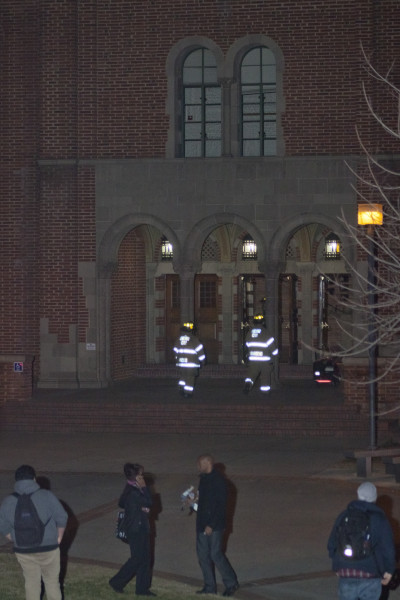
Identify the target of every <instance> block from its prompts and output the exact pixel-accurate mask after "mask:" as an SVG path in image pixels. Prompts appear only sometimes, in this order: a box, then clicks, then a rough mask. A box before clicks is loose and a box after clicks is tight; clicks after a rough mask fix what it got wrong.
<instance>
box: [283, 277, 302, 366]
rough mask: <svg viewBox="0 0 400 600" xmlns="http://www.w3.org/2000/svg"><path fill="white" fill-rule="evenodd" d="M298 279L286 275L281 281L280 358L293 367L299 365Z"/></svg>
mask: <svg viewBox="0 0 400 600" xmlns="http://www.w3.org/2000/svg"><path fill="white" fill-rule="evenodd" d="M296 289H297V277H296V275H288V274H286V273H285V274H284V275H281V276H280V281H279V296H280V297H279V323H280V332H279V337H280V340H279V358H280V360H281V362H286V363H289V364H292V365H297V363H298V347H297V344H298V341H297V299H296Z"/></svg>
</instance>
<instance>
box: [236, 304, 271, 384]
mask: <svg viewBox="0 0 400 600" xmlns="http://www.w3.org/2000/svg"><path fill="white" fill-rule="evenodd" d="M245 346H246V352H247V364H248V370H247V377H246V379H245V381H244V388H243V392H244V393H245V394H248V393H249V392H250V390H251V389H252V388H253V386H254V384H255V383H256V381H258V385H259V389H260V391H261V392H269V391H270V390H271V385H272V373H273V370H274V359H275V358H276V357H277V356H278V352H279V350H278V347H277V345H276V342H275V338H274V337H273V336H271V335H269V333H268V331H267V329H266V327H265V319H264V315H262V314H258V315H255V316H254V318H253V327H252V328H251V329H250V330H249V331H248V333H247V335H246V339H245Z"/></svg>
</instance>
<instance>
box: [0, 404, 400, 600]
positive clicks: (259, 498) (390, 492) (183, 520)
mask: <svg viewBox="0 0 400 600" xmlns="http://www.w3.org/2000/svg"><path fill="white" fill-rule="evenodd" d="M205 410H206V406H205ZM365 445H366V444H365V441H363V440H355V439H352V440H343V439H340V440H339V439H335V438H325V439H320V438H312V439H307V438H301V439H282V438H269V439H267V438H265V437H260V436H256V437H252V436H220V437H215V436H209V435H191V436H187V435H167V434H166V435H157V436H155V435H135V436H133V435H132V434H81V433H80V434H56V433H54V434H16V433H2V434H1V437H0V456H1V462H0V465H1V468H0V497H4V496H5V495H6V494H7V493H9V492H10V491H11V489H12V486H13V473H14V470H15V468H16V467H17V466H18V465H20V464H22V463H26V462H28V463H30V464H33V465H34V466H35V468H36V469H37V472H38V475H41V476H45V477H46V478H47V479H48V481H49V483H50V485H51V489H52V490H53V491H54V493H56V495H57V496H58V497H59V498H60V499H61V500H63V501H64V502H65V503H66V504H67V505H68V507H69V509H70V511H71V513H72V514H73V515H74V517H75V519H72V522H74V521H75V522H76V523H77V525H78V527H77V530H76V535H75V537H74V539H73V540H71V546H70V549H69V553H68V554H69V558H70V559H71V560H88V561H96V562H102V563H106V564H110V565H112V566H113V567H114V568H115V569H116V568H117V567H118V566H119V565H120V564H121V563H122V562H123V561H124V560H125V558H126V555H127V548H126V546H125V545H124V544H121V543H120V542H119V541H118V540H116V539H114V537H113V530H114V523H115V516H116V502H117V498H118V496H119V494H120V491H121V489H122V487H123V484H124V480H123V476H122V473H121V471H122V465H123V463H124V462H126V461H127V460H129V461H138V462H141V463H143V464H144V466H145V469H146V472H147V473H148V474H149V476H150V477H151V479H152V481H153V491H154V493H155V494H157V498H158V518H157V520H156V522H155V527H156V534H157V537H156V545H155V573H156V575H161V576H165V577H170V578H173V579H177V580H181V581H186V582H189V583H191V584H193V586H194V588H195V589H198V588H199V587H201V584H202V582H201V578H200V570H199V567H198V564H197V559H196V555H195V547H194V546H195V544H194V528H195V522H194V517H193V516H188V514H187V513H186V512H182V511H181V510H180V494H181V492H182V491H183V490H184V489H186V488H187V487H188V486H189V485H191V484H196V482H197V472H196V458H197V456H198V455H199V454H200V453H203V452H211V453H212V454H213V455H214V456H215V458H216V460H217V461H218V462H220V463H222V464H223V465H224V467H225V472H226V475H227V477H228V479H229V480H230V482H231V486H230V488H231V499H232V502H231V508H232V514H233V520H232V531H231V534H230V536H229V540H228V551H227V555H228V557H229V559H230V561H231V562H232V565H233V567H234V568H235V570H236V571H237V575H238V578H239V581H240V583H241V588H240V590H239V591H238V592H237V594H236V595H235V597H237V598H243V599H245V598H247V599H251V598H253V599H254V600H256V599H257V598H263V599H264V600H300V599H307V600H314V599H315V600H316V599H318V600H321V599H324V600H329V599H330V598H332V599H334V598H336V578H335V576H334V575H332V573H331V571H330V563H329V560H328V557H327V553H326V541H327V537H328V534H329V531H330V528H331V526H332V522H333V519H334V518H335V516H336V515H337V513H338V512H339V511H340V510H342V508H343V507H344V506H345V505H346V504H347V502H349V501H350V500H351V499H353V497H354V496H355V491H356V488H357V486H358V485H359V483H360V480H358V479H357V478H356V477H355V465H354V463H353V462H351V461H345V460H344V458H343V450H344V449H345V448H349V447H365ZM372 480H373V481H375V482H376V484H377V486H378V489H379V494H380V499H379V502H380V503H381V504H382V505H383V506H384V507H385V509H386V510H387V511H388V513H389V514H390V516H391V518H392V519H393V524H394V526H395V529H396V536H397V541H400V534H399V531H400V530H399V524H398V520H400V485H398V484H396V483H395V482H394V479H393V477H391V476H389V475H386V474H385V473H384V472H383V469H382V468H380V467H378V468H377V470H376V473H374V474H373V477H372ZM1 544H2V545H3V548H4V549H6V547H7V546H6V543H5V540H1ZM133 590H134V588H133V587H132V595H133ZM222 590H223V586H222V584H221V583H220V585H219V591H220V592H222ZM154 591H155V592H156V591H157V589H156V586H155V587H154ZM111 597H112V596H111Z"/></svg>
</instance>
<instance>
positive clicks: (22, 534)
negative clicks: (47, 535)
mask: <svg viewBox="0 0 400 600" xmlns="http://www.w3.org/2000/svg"><path fill="white" fill-rule="evenodd" d="M33 493H35V492H33ZM13 496H15V497H16V498H17V504H16V507H15V515H14V530H15V545H16V547H18V548H35V547H37V546H40V544H41V543H42V541H43V536H44V529H45V524H44V523H43V522H42V521H41V519H40V517H39V515H38V513H37V510H36V507H35V505H34V504H33V502H32V498H31V496H32V494H17V493H16V492H14V494H13Z"/></svg>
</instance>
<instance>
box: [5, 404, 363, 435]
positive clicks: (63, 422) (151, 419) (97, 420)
mask: <svg viewBox="0 0 400 600" xmlns="http://www.w3.org/2000/svg"><path fill="white" fill-rule="evenodd" d="M1 419H2V428H3V429H4V430H5V431H15V430H18V431H28V432H39V431H42V432H50V431H51V432H54V431H57V432H60V433H71V432H77V431H87V432H130V433H160V434H161V433H185V434H188V433H189V434H190V433H192V434H196V433H207V434H220V435H234V434H240V435H269V436H274V437H284V436H289V435H297V436H307V437H309V436H318V437H321V436H322V437H324V436H335V437H342V436H349V435H350V434H353V435H354V436H355V437H358V436H360V437H361V436H364V435H365V436H366V433H367V430H368V423H367V418H366V417H360V415H359V414H358V412H357V411H356V410H346V411H343V408H342V407H341V406H336V407H326V406H324V407H321V406H320V407H315V406H298V407H288V406H285V407H282V406H276V405H269V404H263V405H260V404H257V405H251V404H246V405H245V406H226V405H221V406H211V405H207V410H204V404H197V405H196V404H195V403H187V404H165V403H164V404H137V403H119V404H116V403H112V402H108V403H98V404H96V410H95V411H93V403H92V402H79V403H76V402H63V401H57V402H51V401H36V402H31V403H25V404H24V405H23V409H22V408H21V405H18V404H16V403H8V404H6V405H5V406H3V407H2V408H1ZM338 424H340V426H338Z"/></svg>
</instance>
